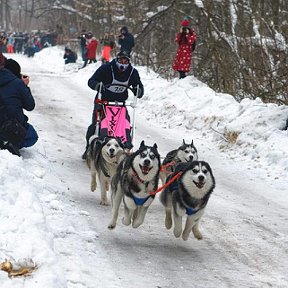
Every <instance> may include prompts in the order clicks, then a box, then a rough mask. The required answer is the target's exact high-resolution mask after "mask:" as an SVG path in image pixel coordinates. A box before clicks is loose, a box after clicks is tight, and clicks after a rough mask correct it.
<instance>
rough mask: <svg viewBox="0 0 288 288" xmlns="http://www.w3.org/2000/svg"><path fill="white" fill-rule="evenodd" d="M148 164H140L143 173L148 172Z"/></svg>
mask: <svg viewBox="0 0 288 288" xmlns="http://www.w3.org/2000/svg"><path fill="white" fill-rule="evenodd" d="M149 168H150V167H149V166H142V173H143V174H148V173H149Z"/></svg>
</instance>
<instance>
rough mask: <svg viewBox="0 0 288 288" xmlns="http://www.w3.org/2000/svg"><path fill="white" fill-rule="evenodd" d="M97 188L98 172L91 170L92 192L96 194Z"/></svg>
mask: <svg viewBox="0 0 288 288" xmlns="http://www.w3.org/2000/svg"><path fill="white" fill-rule="evenodd" d="M96 187H97V182H96V171H93V170H91V184H90V188H91V191H92V192H94V191H95V190H96Z"/></svg>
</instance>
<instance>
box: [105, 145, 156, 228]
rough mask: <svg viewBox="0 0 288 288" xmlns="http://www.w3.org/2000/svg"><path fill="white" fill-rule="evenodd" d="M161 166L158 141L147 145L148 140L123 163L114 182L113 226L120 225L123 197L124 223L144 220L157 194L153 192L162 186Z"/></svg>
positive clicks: (112, 187) (133, 224)
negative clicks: (119, 217)
mask: <svg viewBox="0 0 288 288" xmlns="http://www.w3.org/2000/svg"><path fill="white" fill-rule="evenodd" d="M160 166H161V162H160V155H159V153H158V150H157V145H156V144H154V145H153V146H147V145H145V143H144V141H142V142H141V144H140V148H139V149H138V150H137V151H136V152H134V153H132V154H130V155H128V156H127V157H126V158H125V159H124V160H123V161H122V162H121V163H120V164H119V166H118V168H117V172H116V174H115V175H114V177H113V179H112V182H111V191H112V194H111V197H112V219H111V222H110V224H109V226H108V228H109V229H114V228H115V227H116V223H117V218H118V213H119V207H120V204H121V202H122V199H123V203H124V218H123V220H122V223H123V224H124V225H127V226H128V225H130V224H131V223H132V227H133V228H137V227H139V226H140V225H141V224H142V223H143V222H144V218H145V215H146V212H147V210H148V207H149V206H150V205H151V203H152V202H153V200H154V198H155V195H150V194H149V192H152V191H155V190H157V188H158V181H159V172H160Z"/></svg>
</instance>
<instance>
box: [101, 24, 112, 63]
mask: <svg viewBox="0 0 288 288" xmlns="http://www.w3.org/2000/svg"><path fill="white" fill-rule="evenodd" d="M105 30H106V31H105V33H104V36H103V38H102V39H101V40H100V44H102V63H103V64H105V63H106V62H109V61H110V55H111V50H112V49H114V48H115V42H114V39H113V38H114V37H113V35H112V34H109V30H108V29H105Z"/></svg>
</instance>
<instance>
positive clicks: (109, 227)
mask: <svg viewBox="0 0 288 288" xmlns="http://www.w3.org/2000/svg"><path fill="white" fill-rule="evenodd" d="M115 227H116V224H114V223H110V224H109V225H108V227H107V228H108V229H109V230H113V229H115Z"/></svg>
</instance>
